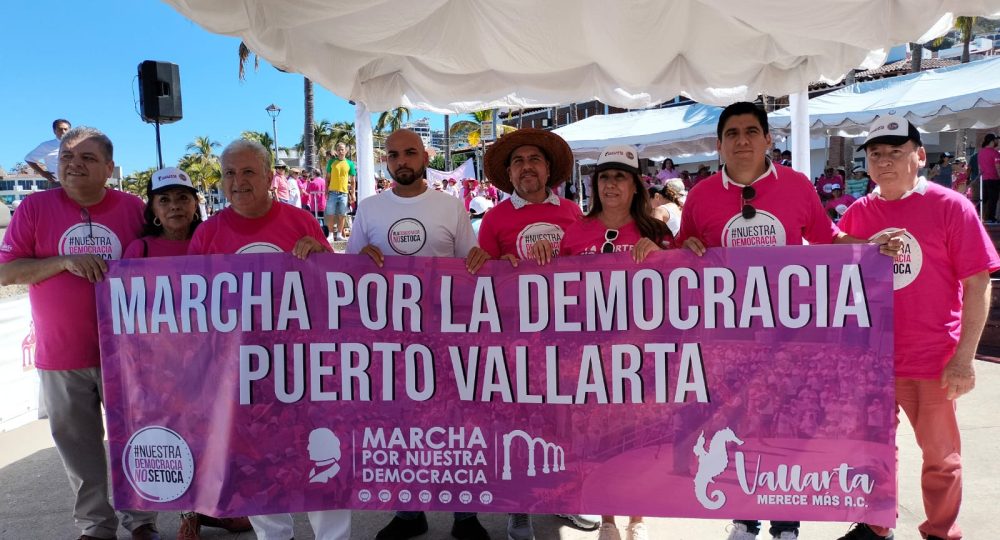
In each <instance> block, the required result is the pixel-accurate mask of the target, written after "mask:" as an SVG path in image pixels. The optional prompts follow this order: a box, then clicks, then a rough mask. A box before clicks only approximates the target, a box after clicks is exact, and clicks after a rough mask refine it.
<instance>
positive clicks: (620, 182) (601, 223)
mask: <svg viewBox="0 0 1000 540" xmlns="http://www.w3.org/2000/svg"><path fill="white" fill-rule="evenodd" d="M591 192H592V193H594V194H595V197H594V205H593V207H592V208H591V209H590V212H588V213H587V215H586V216H584V218H583V219H581V220H579V221H577V222H576V223H574V224H572V225H570V226H569V227H568V228H567V229H566V235H565V236H563V239H562V243H561V244H560V248H559V255H560V256H562V255H595V254H599V253H630V254H631V255H632V259H633V260H635V262H637V263H641V262H642V261H644V260H645V259H646V257H647V256H649V254H650V253H653V252H654V251H660V250H662V249H664V248H669V247H671V246H672V244H673V235H671V234H670V230H669V229H667V225H666V223H664V222H662V221H660V220H659V219H656V218H655V217H653V209H652V206H651V205H650V202H649V194H648V193H647V191H646V186H645V185H643V183H642V178H641V176H640V174H639V154H638V152H637V151H636V149H635V148H634V147H632V146H627V145H626V146H609V147H607V148H605V149H604V150H602V151H601V157H600V158H598V160H597V166H596V168H595V172H594V176H593V177H592V179H591ZM528 254H529V257H530V258H532V259H534V260H535V261H537V262H538V264H546V263H548V262H549V261H551V260H552V255H553V253H552V244H551V243H549V241H548V240H545V239H542V240H538V241H537V242H535V243H534V244H533V245H532V246H531V248H530V249H529V251H528ZM597 538H598V540H621V534H620V533H619V531H618V527H617V526H616V525H615V516H601V528H600V531H599V533H598V537H597ZM648 538H649V533H648V531H647V530H646V524H645V523H643V520H642V516H629V523H628V526H627V527H626V529H625V540H648Z"/></svg>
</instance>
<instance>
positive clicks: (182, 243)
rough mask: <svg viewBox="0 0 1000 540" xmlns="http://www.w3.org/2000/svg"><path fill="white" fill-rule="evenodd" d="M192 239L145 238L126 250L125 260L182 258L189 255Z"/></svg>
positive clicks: (136, 241) (133, 243) (135, 241)
mask: <svg viewBox="0 0 1000 540" xmlns="http://www.w3.org/2000/svg"><path fill="white" fill-rule="evenodd" d="M190 243H191V239H190V238H189V239H187V240H170V239H167V238H163V237H162V236H143V237H142V238H139V239H137V240H133V241H132V243H131V244H129V245H128V247H127V248H125V254H124V255H122V258H123V259H142V258H145V257H180V256H182V255H187V251H188V245H189V244H190Z"/></svg>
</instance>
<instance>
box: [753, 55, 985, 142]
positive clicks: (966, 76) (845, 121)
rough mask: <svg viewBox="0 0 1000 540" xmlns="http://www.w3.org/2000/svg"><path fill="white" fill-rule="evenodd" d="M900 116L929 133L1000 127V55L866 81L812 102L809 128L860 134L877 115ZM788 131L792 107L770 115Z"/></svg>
mask: <svg viewBox="0 0 1000 540" xmlns="http://www.w3.org/2000/svg"><path fill="white" fill-rule="evenodd" d="M883 114H898V115H901V116H904V117H905V118H906V119H908V120H909V121H910V122H912V123H913V125H915V126H917V127H918V128H919V129H921V130H922V131H925V132H939V131H952V130H956V129H962V128H991V127H996V126H998V125H1000V58H992V59H987V60H980V61H977V62H971V63H968V64H961V65H957V66H951V67H946V68H940V69H935V70H930V71H922V72H920V73H913V74H910V75H905V76H902V77H894V78H891V79H882V80H877V81H870V82H862V83H857V84H853V85H851V86H848V87H846V88H841V89H839V90H835V91H833V92H830V93H829V94H826V95H824V96H821V97H818V98H815V99H811V100H809V126H810V131H811V132H812V133H813V134H814V135H816V134H826V135H841V136H844V137H857V136H860V135H864V134H866V133H867V131H868V126H869V125H870V124H871V123H872V121H874V120H875V118H876V117H877V116H880V115H883ZM769 119H770V124H771V127H772V128H773V129H776V130H779V131H787V130H788V129H789V125H790V123H791V111H790V110H789V109H781V110H779V111H775V112H774V113H772V114H771V115H770V118H769Z"/></svg>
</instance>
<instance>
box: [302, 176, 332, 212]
mask: <svg viewBox="0 0 1000 540" xmlns="http://www.w3.org/2000/svg"><path fill="white" fill-rule="evenodd" d="M306 193H307V194H308V198H307V199H306V200H307V201H308V202H307V203H306V204H308V205H309V208H310V209H311V210H312V211H313V212H323V211H324V210H326V195H327V192H326V180H325V179H324V178H322V177H320V176H317V177H316V178H313V179H312V180H310V181H309V183H307V184H306Z"/></svg>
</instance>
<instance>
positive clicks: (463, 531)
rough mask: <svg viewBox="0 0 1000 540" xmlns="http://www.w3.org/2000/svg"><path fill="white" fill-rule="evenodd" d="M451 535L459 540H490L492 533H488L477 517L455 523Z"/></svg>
mask: <svg viewBox="0 0 1000 540" xmlns="http://www.w3.org/2000/svg"><path fill="white" fill-rule="evenodd" d="M451 535H452V536H454V537H455V538H458V540H490V533H488V532H486V529H485V528H483V524H482V523H479V518H477V517H476V516H472V517H470V518H465V519H460V520H457V521H455V524H454V525H452V527H451Z"/></svg>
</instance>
